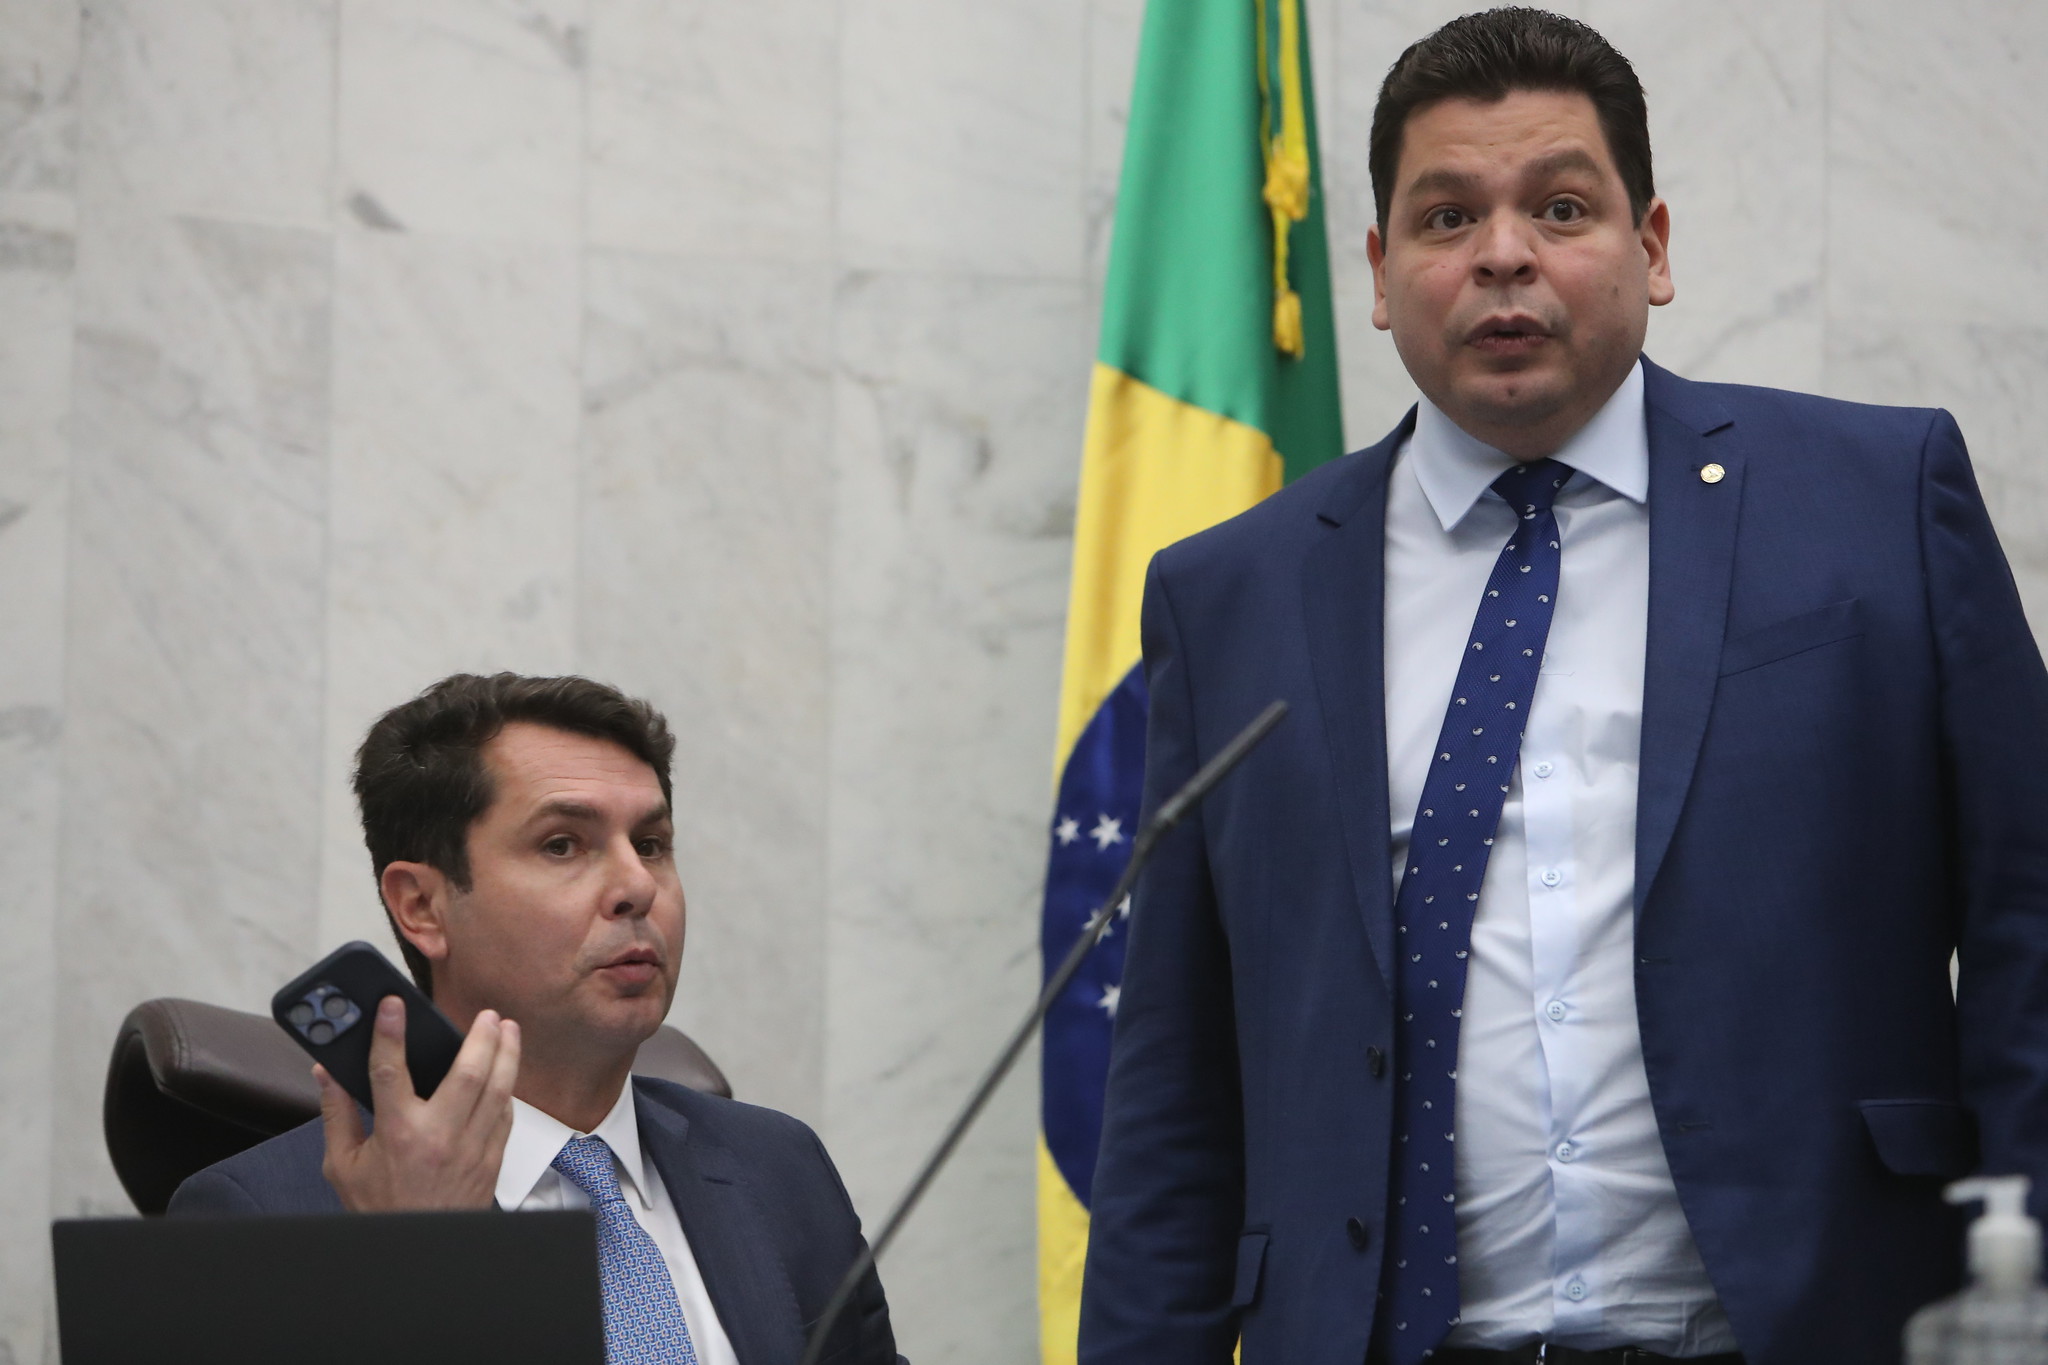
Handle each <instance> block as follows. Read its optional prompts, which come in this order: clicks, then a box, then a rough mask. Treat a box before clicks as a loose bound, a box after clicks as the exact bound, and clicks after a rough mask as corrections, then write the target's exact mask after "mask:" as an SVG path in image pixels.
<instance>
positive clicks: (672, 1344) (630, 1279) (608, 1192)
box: [551, 1137, 697, 1365]
mask: <svg viewBox="0 0 2048 1365" xmlns="http://www.w3.org/2000/svg"><path fill="white" fill-rule="evenodd" d="M551 1164H552V1165H553V1166H554V1168H555V1169H556V1170H558V1171H560V1172H561V1173H562V1175H563V1177H564V1178H565V1179H567V1180H568V1181H569V1183H570V1184H572V1185H574V1186H575V1187H576V1188H577V1189H579V1190H582V1191H583V1192H584V1193H585V1194H587V1195H589V1196H590V1211H591V1212H592V1213H594V1214H596V1215H597V1277H598V1282H599V1283H600V1284H601V1285H602V1286H603V1288H604V1354H605V1360H606V1361H607V1362H608V1365H657V1362H658V1365H697V1349H696V1347H694V1346H692V1345H691V1344H690V1329H689V1327H688V1325H687V1324H685V1323H684V1321H683V1306H682V1304H681V1302H680V1301H678V1300H677V1298H676V1286H675V1281H674V1280H672V1279H670V1278H669V1273H668V1262H666V1261H664V1260H662V1258H661V1248H660V1247H658V1246H656V1245H655V1244H654V1238H653V1237H651V1236H649V1235H648V1232H647V1229H646V1228H643V1227H641V1226H640V1220H639V1219H637V1218H635V1217H634V1216H633V1210H632V1209H630V1208H628V1207H627V1205H626V1196H625V1194H624V1193H623V1192H622V1191H621V1190H620V1189H619V1175H618V1172H617V1171H615V1170H614V1169H612V1149H611V1147H610V1146H609V1145H607V1144H606V1142H605V1140H604V1139H603V1138H598V1137H579V1138H570V1139H569V1141H567V1142H566V1143H564V1144H563V1145H562V1150H561V1153H560V1154H559V1155H557V1156H556V1157H555V1159H554V1161H553V1162H552V1163H551Z"/></svg>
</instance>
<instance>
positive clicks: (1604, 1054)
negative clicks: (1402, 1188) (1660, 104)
mask: <svg viewBox="0 0 2048 1365" xmlns="http://www.w3.org/2000/svg"><path fill="white" fill-rule="evenodd" d="M1556 458H1557V459H1559V460H1561V461H1563V462H1564V463H1566V464H1568V465H1570V466H1572V467H1573V468H1574V469H1575V470H1577V471H1579V472H1578V473H1577V474H1575V475H1574V476H1573V478H1572V481H1571V482H1570V484H1568V485H1567V486H1566V487H1565V489H1564V491H1563V493H1562V494H1561V495H1560V496H1559V498H1558V500H1557V508H1556V511H1557V520H1558V528H1559V531H1560V533H1561V536H1562V540H1563V557H1562V568H1561V576H1560V580H1559V585H1558V594H1557V607H1556V614H1555V616H1554V617H1553V619H1552V622H1551V627H1550V638H1549V643H1548V646H1547V648H1546V649H1545V652H1544V659H1543V669H1542V673H1541V674H1540V676H1539V677H1538V679H1537V685H1536V696H1535V700H1534V701H1533V702H1532V703H1531V706H1530V712H1529V723H1528V729H1527V731H1526V732H1525V736H1524V739H1523V743H1522V756H1521V764H1520V766H1519V768H1518V770H1517V772H1516V775H1515V779H1514V782H1513V786H1512V788H1511V790H1510V791H1509V793H1508V797H1507V805H1506V808H1505V810H1504V811H1503V813H1502V815H1501V824H1500V831H1499V833H1498V835H1497V836H1496V838H1495V842H1494V847H1493V855H1492V858H1491V860H1490V861H1489V863H1488V865H1487V870H1486V881H1485V885H1484V886H1483V887H1482V889H1481V891H1480V896H1479V906H1478V912H1477V916H1476V918H1475V920H1474V922H1473V926H1472V957H1471V961H1470V964H1469V967H1470V973H1469V977H1468V979H1467V984H1466V987H1465V1005H1464V1017H1463V1021H1462V1026H1461V1030H1460V1036H1459V1045H1458V1101H1457V1135H1458V1136H1457V1150H1458V1169H1457V1182H1458V1186H1457V1188H1458V1268H1459V1277H1458V1280H1459V1295H1460V1300H1461V1311H1462V1318H1461V1321H1460V1325H1459V1326H1458V1327H1457V1328H1456V1329H1455V1330H1453V1332H1452V1333H1451V1336H1450V1338H1449V1344H1452V1345H1459V1346H1480V1347H1492V1348H1507V1347H1513V1346H1518V1345H1521V1344H1523V1343H1525V1342H1529V1341H1533V1340H1536V1339H1538V1338H1541V1339H1544V1340H1548V1341H1552V1342H1557V1343H1560V1344H1564V1345H1569V1346H1577V1347H1581V1348H1584V1349H1598V1348H1602V1347H1608V1346H1625V1345H1636V1346H1643V1347H1646V1348H1648V1349H1650V1350H1653V1351H1657V1352H1659V1353H1661V1354H1665V1355H1678V1356H1686V1355H1705V1354H1711V1353H1714V1352H1719V1351H1732V1350H1734V1349H1736V1343H1735V1338H1734V1334H1733V1332H1732V1331H1731V1329H1730V1328H1729V1325H1728V1319H1727V1316H1726V1315H1725V1314H1724V1313H1723V1312H1722V1310H1721V1306H1720V1302H1719V1300H1718V1298H1717V1297H1716V1296H1715V1293H1714V1289H1713V1285H1712V1284H1711V1283H1710V1282H1709V1281H1708V1279H1707V1273H1706V1267H1705V1266H1704V1265H1703V1264H1702V1263H1701V1261H1700V1255H1699V1250H1698V1248H1697V1247H1696V1246H1695V1245H1694V1243H1693V1238H1692V1233H1691V1230H1690V1229H1689V1228H1688V1227H1687V1225H1686V1221H1685V1214H1684V1212H1683V1210H1682V1209H1681V1208H1680V1207H1679V1203H1678V1194H1677V1190H1676V1188H1675V1186H1674V1185H1673V1183H1672V1179H1671V1170H1670V1167H1669V1165H1668V1164H1667V1163H1666V1161H1665V1159H1664V1147H1663V1143H1662V1142H1661V1141H1660V1139H1659V1137H1658V1133H1657V1119H1656V1115H1655V1113H1654V1112H1653V1111H1652V1109H1651V1106H1650V1087H1649V1080H1648V1077H1647V1076H1646V1075H1645V1073H1644V1070H1643V1049H1642V1035H1641V1033H1640V1030H1639V1029H1638V1026H1637V1022H1636V1002H1635V966H1634V956H1635V954H1634V947H1635V924H1634V910H1633V905H1634V897H1635V817H1636V775H1637V767H1638V753H1639V748H1640V735H1641V729H1642V711H1643V658H1644V638H1645V630H1646V621H1647V615H1648V604H1649V562H1650V553H1649V552H1650V520H1649V512H1648V509H1647V506H1646V500H1647V498H1648V495H1649V484H1650V473H1649V438H1648V433H1647V428H1646V427H1645V424H1644V414H1643V374H1642V366H1641V365H1640V364H1638V365H1637V366H1636V367H1635V368H1634V369H1633V370H1631V371H1630V372H1629V375H1628V378H1627V379H1626V380H1625V381H1624V382H1623V383H1622V385H1621V387H1620V388H1619V389H1617V390H1616V391H1615V394H1614V396H1613V397H1612V398H1611V399H1610V400H1608V403H1607V405H1606V406H1605V407H1603V408H1602V409H1601V410H1600V411H1599V412H1598V413H1597V414H1596V415H1595V416H1594V417H1593V419H1592V420H1591V421H1590V422H1588V423H1587V424H1586V426H1585V427H1584V428H1583V429H1582V430H1580V432H1579V433H1578V434H1577V435H1576V436H1574V437H1573V438H1572V439H1571V440H1570V441H1569V442H1568V443H1567V444H1566V445H1565V446H1564V448H1563V449H1561V450H1559V451H1558V452H1557V453H1556ZM1512 463H1513V461H1512V459H1511V458H1510V457H1509V456H1507V455H1505V454H1503V453H1501V452H1500V451H1498V450H1495V449H1493V448H1492V447H1491V446H1487V445H1485V444H1483V443H1481V442H1479V441H1477V440H1475V439H1473V438H1472V437H1471V436H1469V435H1467V434H1466V433H1465V432H1464V431H1462V430H1460V429H1459V428H1458V427H1457V426H1456V425H1455V424H1454V423H1452V422H1451V420H1450V419H1449V418H1448V417H1446V416H1444V414H1443V413H1442V412H1441V411H1440V410H1438V409H1437V408H1436V407H1435V406H1434V405H1432V404H1431V403H1430V402H1429V400H1428V399H1426V398H1425V399H1423V400H1422V402H1421V405H1420V408H1419V410H1418V412H1417V414H1416V423H1415V431H1414V434H1413V435H1412V436H1411V437H1410V438H1409V440H1408V441H1407V442H1406V444H1405V445H1404V446H1403V447H1402V450H1401V452H1400V453H1399V455H1398V456H1397V457H1396V462H1395V465H1394V469H1393V473H1392V476H1391V477H1392V483H1391V486H1390V488H1389V490H1388V498H1387V548H1386V604H1385V609H1386V642H1385V648H1386V710H1387V779H1388V790H1389V795H1390V797H1391V803H1392V812H1393V819H1394V826H1393V849H1392V857H1391V861H1390V864H1389V866H1390V869H1391V871H1392V874H1393V876H1394V879H1395V884H1396V885H1397V886H1398V885H1399V880H1400V875H1401V870H1402V869H1403V868H1404V867H1405V866H1406V865H1407V850H1408V839H1409V827H1410V825H1411V823H1412V822H1413V820H1414V818H1415V808H1416V804H1417V803H1418V802H1419V801H1420V800H1421V795H1422V784H1423V779H1424V777H1425V775H1426V774H1427V772H1428V768H1429V761H1430V754H1431V752H1432V751H1433V747H1434V745H1435V742H1436V737H1437V732H1438V730H1439V729H1440V728H1441V727H1442V725H1443V718H1444V708H1445V706H1446V705H1447V704H1448V701H1449V698H1450V691H1451V684H1452V682H1453V681H1454V679H1455V678H1456V675H1457V668H1458V662H1459V659H1460V657H1461V656H1462V654H1463V652H1464V648H1465V640H1466V636H1467V634H1468V632H1469V631H1470V629H1471V625H1472V617H1473V613H1474V612H1475V611H1476V610H1477V607H1478V604H1479V597H1480V594H1481V592H1483V591H1484V589H1485V586H1486V579H1487V574H1488V573H1489V572H1490V571H1491V570H1492V567H1493V562H1494V560H1495V558H1496V557H1497V556H1498V555H1499V554H1500V548H1501V546H1502V545H1503V544H1504V543H1505V542H1506V541H1507V539H1508V536H1509V533H1510V532H1511V531H1512V530H1513V528H1514V525H1515V516H1514V513H1513V511H1512V510H1511V509H1510V508H1509V507H1508V506H1507V504H1506V503H1504V502H1503V501H1501V499H1500V497H1499V496H1498V495H1497V494H1495V493H1493V492H1492V490H1491V487H1490V485H1491V484H1492V482H1493V480H1494V479H1495V478H1497V477H1499V475H1500V474H1501V473H1502V471H1504V470H1506V469H1507V468H1508V467H1509V466H1510V465H1511V464H1512Z"/></svg>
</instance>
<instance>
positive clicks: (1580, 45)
mask: <svg viewBox="0 0 2048 1365" xmlns="http://www.w3.org/2000/svg"><path fill="white" fill-rule="evenodd" d="M1515 90H1561V91H1575V92H1577V93H1578V94H1582V95H1584V96H1585V97H1586V98H1587V99H1589V100H1591V101H1592V102H1593V108H1594V111H1595V112H1596V113H1598V114H1599V116H1600V131H1601V132H1603V133H1605V134H1606V136H1607V151H1608V154H1609V155H1610V156H1612V157H1613V158H1614V165H1615V168H1616V169H1617V170H1619V171H1620V172H1621V183H1622V184H1623V185H1624V186H1625V187H1626V188H1627V189H1628V202H1629V208H1630V209H1631V210H1633V212H1634V214H1635V221H1636V222H1638V223H1640V222H1642V221H1643V215H1644V214H1646V213H1648V212H1649V211H1650V200H1652V199H1653V198H1655V197H1656V194H1657V190H1656V185H1655V182H1654V181H1653V180H1652V178H1651V175H1650V116H1649V110H1648V108H1647V107H1646V106H1645V104H1644V102H1643V84H1642V82H1641V81H1639V80H1637V79H1636V71H1635V68H1634V67H1632V66H1630V65H1629V64H1628V58H1626V57H1624V56H1622V55H1621V54H1620V53H1619V52H1616V51H1615V50H1614V48H1613V46H1612V45H1610V44H1609V43H1608V41H1607V40H1606V39H1605V38H1602V37H1601V36H1600V35H1599V34H1598V33H1596V32H1594V31H1593V30H1592V29H1590V28H1588V27H1587V26H1586V25H1584V24H1582V23H1580V22H1579V21H1578V20H1576V19H1567V18H1565V17H1564V16H1563V15H1561V14H1552V13H1550V12H1549V11H1547V10H1540V9H1527V8H1524V7H1522V6H1519V5H1517V6H1510V7H1507V8H1502V9H1490V10H1482V11H1480V12H1479V13H1477V14H1467V15H1465V16H1463V17H1461V18H1457V19H1453V20H1451V22H1449V23H1448V24H1445V25H1444V26H1443V27H1442V28H1440V29H1438V30H1437V31H1436V32H1434V33H1432V34H1430V35H1429V36H1428V37H1427V38H1424V39H1423V40H1422V41H1420V42H1418V43H1415V44H1414V45H1413V46H1411V47H1410V48H1409V49H1408V50H1407V51H1406V52H1403V53H1402V54H1401V55H1400V57H1398V58H1397V59H1395V62H1394V64H1393V66H1391V67H1389V68H1388V69H1387V79H1386V80H1385V82H1383V83H1382V84H1381V86H1380V98H1379V103H1378V104H1377V105H1376V106H1375V107H1374V109H1373V111H1372V142H1371V146H1370V147H1369V149H1368V157H1367V164H1368V167H1369V169H1370V170H1371V173H1372V199H1373V206H1374V207H1375V208H1376V209H1377V210H1378V213H1379V224H1380V234H1381V236H1382V237H1384V236H1385V235H1386V231H1387V214H1388V211H1389V210H1390V209H1392V207H1393V203H1394V172H1395V171H1396V170H1397V169H1398V168H1399V166H1400V161H1401V135H1402V133H1403V132H1404V131H1405V130H1406V128H1407V126H1408V119H1409V116H1410V115H1412V114H1414V113H1415V112H1416V111H1417V110H1418V109H1422V108H1425V107H1426V106H1428V105H1432V104H1435V103H1437V102H1438V101H1439V100H1449V99H1468V100H1478V101H1480V102H1482V103H1487V104H1491V103H1492V102H1494V101H1495V100H1500V99H1505V98H1506V97H1507V95H1508V94H1509V92H1510V91H1515Z"/></svg>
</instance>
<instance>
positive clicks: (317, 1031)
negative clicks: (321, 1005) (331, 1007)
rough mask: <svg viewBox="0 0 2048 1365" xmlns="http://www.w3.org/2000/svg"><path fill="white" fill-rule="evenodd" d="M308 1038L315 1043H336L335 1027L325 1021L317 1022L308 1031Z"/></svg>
mask: <svg viewBox="0 0 2048 1365" xmlns="http://www.w3.org/2000/svg"><path fill="white" fill-rule="evenodd" d="M306 1036H307V1037H308V1038H311V1039H312V1040H313V1041H314V1042H315V1043H331V1042H333V1041H334V1025H332V1024H330V1023H328V1022H327V1021H326V1020H325V1019H320V1020H316V1021H314V1024H313V1027H311V1028H309V1029H307V1030H306Z"/></svg>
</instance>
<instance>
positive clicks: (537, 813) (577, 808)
mask: <svg viewBox="0 0 2048 1365" xmlns="http://www.w3.org/2000/svg"><path fill="white" fill-rule="evenodd" d="M603 818H604V812H603V811H601V810H599V809H598V808H597V807H596V806H593V805H591V804H590V803H589V802H587V801H577V800H575V799H573V798H571V797H566V796H562V797H556V798H555V799H553V800H551V801H543V802H541V803H540V804H539V805H538V806H536V807H534V809H533V814H531V815H529V816H527V817H526V819H527V823H528V824H532V823H534V822H535V821H539V820H549V819H567V820H602V819H603ZM673 818H674V813H673V812H672V811H670V809H669V807H668V803H667V802H663V803H662V804H660V805H658V806H649V807H648V808H647V809H646V810H645V811H643V812H641V813H640V814H639V815H638V816H635V817H634V819H633V827H634V828H635V829H638V828H640V827H641V826H643V825H652V824H658V823H660V822H661V821H664V820H670V819H673Z"/></svg>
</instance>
